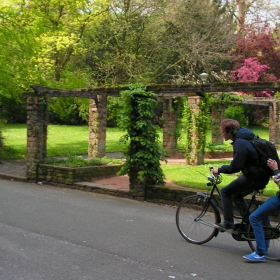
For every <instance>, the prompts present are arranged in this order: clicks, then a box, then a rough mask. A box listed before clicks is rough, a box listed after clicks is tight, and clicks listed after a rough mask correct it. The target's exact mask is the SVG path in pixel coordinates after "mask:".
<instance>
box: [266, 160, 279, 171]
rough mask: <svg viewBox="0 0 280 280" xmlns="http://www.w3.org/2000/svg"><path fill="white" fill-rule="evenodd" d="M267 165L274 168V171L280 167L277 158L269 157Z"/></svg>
mask: <svg viewBox="0 0 280 280" xmlns="http://www.w3.org/2000/svg"><path fill="white" fill-rule="evenodd" d="M267 166H268V167H269V168H270V169H272V170H273V171H275V170H277V169H278V164H277V162H276V160H274V159H271V158H269V159H268V160H267Z"/></svg>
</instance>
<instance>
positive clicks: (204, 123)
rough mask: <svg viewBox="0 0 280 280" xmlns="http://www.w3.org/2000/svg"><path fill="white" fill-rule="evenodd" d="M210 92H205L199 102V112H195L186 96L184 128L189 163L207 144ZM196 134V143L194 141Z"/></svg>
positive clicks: (183, 116)
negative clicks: (194, 153)
mask: <svg viewBox="0 0 280 280" xmlns="http://www.w3.org/2000/svg"><path fill="white" fill-rule="evenodd" d="M209 96H210V95H209V94H205V96H204V98H203V99H201V100H200V102H199V104H198V112H194V111H193V110H192V109H191V108H190V105H189V103H188V98H185V102H184V109H183V112H182V128H183V130H184V131H185V132H186V151H185V157H186V159H187V162H188V163H192V160H193V159H192V154H193V151H194V150H195V151H196V152H199V151H204V150H205V145H206V136H207V129H208V126H209V117H210V112H209V107H210V106H209V104H210V98H209ZM194 135H197V137H196V141H197V142H196V143H195V142H194Z"/></svg>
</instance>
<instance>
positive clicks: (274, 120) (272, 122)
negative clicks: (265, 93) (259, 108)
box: [269, 101, 280, 147]
mask: <svg viewBox="0 0 280 280" xmlns="http://www.w3.org/2000/svg"><path fill="white" fill-rule="evenodd" d="M269 141H271V142H272V143H274V144H275V145H276V146H277V147H279V144H280V143H279V104H278V102H277V101H275V102H273V103H272V104H271V106H269Z"/></svg>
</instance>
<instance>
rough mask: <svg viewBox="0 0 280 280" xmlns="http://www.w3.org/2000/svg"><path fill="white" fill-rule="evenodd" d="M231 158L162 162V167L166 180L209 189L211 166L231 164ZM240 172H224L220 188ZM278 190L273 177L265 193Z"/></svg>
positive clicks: (181, 184)
mask: <svg viewBox="0 0 280 280" xmlns="http://www.w3.org/2000/svg"><path fill="white" fill-rule="evenodd" d="M229 163H230V160H222V161H219V160H208V159H205V161H204V164H203V165H196V166H190V165H178V164H162V165H161V168H162V170H163V173H164V174H165V177H166V180H168V181H171V182H173V183H174V184H177V185H179V186H183V187H190V188H195V189H202V190H209V189H210V188H209V187H207V186H206V184H207V182H208V180H207V176H208V175H210V171H209V167H210V166H211V167H214V168H216V167H219V166H221V165H225V164H229ZM237 176H238V174H222V182H221V184H220V185H219V188H222V187H224V186H225V185H227V184H229V183H230V182H231V181H232V180H234V179H235V178H236V177H237ZM277 191H278V187H277V185H276V184H275V183H274V182H273V180H272V179H271V180H270V182H269V183H268V184H267V186H266V188H265V190H264V192H263V194H264V195H267V196H273V195H275V193H276V192H277Z"/></svg>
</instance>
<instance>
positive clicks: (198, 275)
mask: <svg viewBox="0 0 280 280" xmlns="http://www.w3.org/2000/svg"><path fill="white" fill-rule="evenodd" d="M175 211H176V209H175V208H172V207H170V206H163V205H156V204H151V203H146V202H138V201H133V200H129V199H122V198H117V197H110V196H104V195H98V194H94V193H87V192H82V191H78V190H71V189H62V188H55V187H52V186H47V185H43V186H39V185H34V184H29V183H20V182H11V181H5V180H0V279H1V280H41V279H48V280H49V279H51V280H82V279H83V280H86V279H94V280H95V279H96V280H100V279H106V280H107V279H108V280H111V279H121V280H126V279H127V280H134V279H136V280H138V279H139V280H140V279H149V280H164V279H213V280H214V279H215V280H216V279H227V280H231V279H234V280H241V279H246V280H250V279H252V280H253V279H254V280H258V279H262V280H263V279H279V274H280V265H279V264H280V263H279V262H273V261H267V262H265V263H261V264H250V263H246V262H245V261H244V260H243V258H242V255H244V254H247V253H250V249H249V246H248V244H247V243H245V242H237V241H235V240H233V239H232V237H231V236H230V235H229V234H227V233H221V234H219V235H218V238H215V239H213V240H212V241H210V242H209V243H207V244H205V245H200V246H199V245H193V244H189V243H187V242H186V241H184V239H183V238H182V237H181V236H180V235H179V233H178V232H177V229H176V225H175V218H174V217H175Z"/></svg>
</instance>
